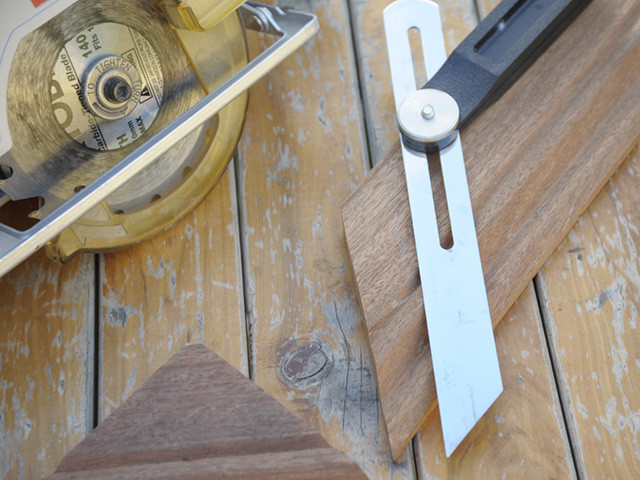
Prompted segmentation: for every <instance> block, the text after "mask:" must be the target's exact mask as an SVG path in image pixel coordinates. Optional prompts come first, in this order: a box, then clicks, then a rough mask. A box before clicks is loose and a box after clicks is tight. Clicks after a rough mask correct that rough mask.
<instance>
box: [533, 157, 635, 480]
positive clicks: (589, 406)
mask: <svg viewBox="0 0 640 480" xmlns="http://www.w3.org/2000/svg"><path fill="white" fill-rule="evenodd" d="M639 178H640V152H639V150H638V148H636V149H635V150H634V151H633V152H632V154H631V156H630V157H629V158H628V159H627V160H626V161H625V162H624V163H623V164H622V166H621V167H620V168H619V170H618V172H617V173H616V175H615V176H614V177H613V178H612V179H611V181H610V182H608V183H607V185H606V187H605V188H604V189H603V191H602V192H601V193H600V195H598V197H597V198H596V200H595V201H594V202H593V203H592V204H591V206H590V207H589V208H588V209H587V211H586V212H585V213H584V214H583V215H582V216H581V217H580V220H579V221H578V223H577V224H576V225H575V226H574V227H573V229H572V230H571V232H570V233H569V235H568V237H567V238H566V239H565V240H564V241H563V242H562V244H561V245H560V246H559V247H558V249H557V250H556V251H555V252H554V254H553V255H552V257H551V258H550V259H549V261H548V262H547V263H546V264H545V266H544V268H543V269H542V271H541V272H540V274H539V278H538V280H539V285H540V289H539V290H540V292H541V300H542V302H541V303H542V305H543V313H544V317H545V321H546V323H547V332H548V334H549V344H550V347H551V352H552V354H553V360H554V364H555V367H556V369H557V377H558V382H559V386H560V393H561V396H562V399H563V402H564V406H565V411H566V412H567V418H568V426H569V432H570V434H571V437H572V439H573V444H574V445H575V446H576V448H575V450H576V464H577V469H578V472H579V473H580V474H581V477H582V478H638V477H640V446H639V445H640V443H639V442H640V438H639V436H638V425H639V420H638V419H639V418H640V416H639V415H640V414H639V413H638V412H640V396H639V395H638V385H639V384H640V336H639V335H638V328H637V321H638V312H639V311H640V274H639V272H640V260H639V257H638V251H639V250H640V208H639V206H640V191H639V190H638V185H639V182H638V179H639Z"/></svg>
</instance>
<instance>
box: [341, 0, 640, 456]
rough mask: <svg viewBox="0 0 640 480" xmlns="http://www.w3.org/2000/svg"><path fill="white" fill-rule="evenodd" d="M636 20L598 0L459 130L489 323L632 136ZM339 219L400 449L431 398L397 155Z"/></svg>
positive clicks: (620, 2)
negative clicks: (486, 107) (515, 81)
mask: <svg viewBox="0 0 640 480" xmlns="http://www.w3.org/2000/svg"><path fill="white" fill-rule="evenodd" d="M639 15H640V4H638V3H637V2H630V1H625V0H617V2H616V3H615V4H612V3H611V2H604V1H601V0H594V1H593V3H591V4H590V5H589V7H587V9H586V10H585V11H584V12H583V13H582V15H581V16H580V17H579V18H578V19H577V20H576V21H575V22H574V23H573V24H572V25H571V26H570V27H569V29H568V30H567V31H566V32H565V34H564V35H563V36H562V37H561V38H560V39H559V40H558V41H557V42H556V43H555V44H554V45H553V46H552V47H551V48H550V50H548V51H547V53H546V54H545V55H544V56H543V57H542V58H541V59H540V60H539V61H538V62H536V63H535V64H534V65H533V66H532V68H531V69H530V70H529V71H528V72H527V73H526V74H525V75H524V76H523V77H522V78H521V79H520V80H519V81H518V83H517V84H516V85H515V86H514V87H513V88H512V89H510V90H509V91H508V92H507V93H506V94H505V96H504V97H503V98H502V99H501V100H500V101H499V102H498V103H496V104H495V105H494V106H493V107H492V108H490V109H489V110H487V111H486V112H484V114H482V115H481V116H480V117H478V118H477V119H476V120H475V121H474V122H473V124H472V125H471V126H470V127H469V128H468V129H467V130H466V131H465V132H464V134H463V136H462V142H463V145H464V150H465V160H466V165H467V173H468V177H469V181H470V191H471V197H472V203H473V205H474V212H475V221H476V227H477V231H478V237H479V244H480V252H481V256H482V261H483V266H484V272H485V280H486V282H487V290H488V295H489V303H490V308H491V312H492V318H493V320H494V323H496V322H498V321H499V320H500V319H501V318H502V316H503V315H504V313H505V312H506V311H507V309H508V308H509V307H510V305H511V304H512V303H513V302H514V301H515V299H516V298H517V297H518V295H519V294H520V292H521V291H522V289H523V288H525V287H526V285H527V283H528V282H529V281H530V280H531V278H532V277H533V276H534V274H535V273H536V272H537V271H538V270H539V268H540V267H541V266H542V264H543V262H544V261H545V260H546V258H548V256H549V255H550V254H551V252H552V251H553V249H554V248H555V246H556V245H557V244H558V243H559V242H560V241H561V240H562V238H563V236H564V235H566V233H567V232H568V230H569V228H570V227H571V225H572V224H573V223H574V222H575V220H576V219H577V217H578V215H579V214H580V213H581V212H582V211H584V209H585V208H586V207H587V205H588V204H589V203H590V201H591V200H592V199H593V198H594V197H595V195H596V193H597V192H598V191H599V189H600V188H601V187H602V185H604V183H605V182H606V180H607V179H608V178H609V177H610V175H611V174H612V173H613V171H614V170H615V168H616V167H617V166H618V165H619V163H620V162H621V161H622V159H623V158H624V156H625V154H626V153H627V152H628V150H629V148H630V145H632V143H633V142H634V141H635V139H636V138H637V137H638V133H639V132H638V125H639V124H640V107H639V105H640V81H639V78H640V76H639V75H638V72H640V31H639V30H638V29H636V28H634V22H635V21H636V19H637V18H638V16H639ZM505 132H508V133H505ZM613 132H614V133H613ZM441 207H442V206H441ZM343 216H344V225H345V232H346V236H347V242H348V244H349V250H350V253H351V259H352V261H353V266H354V271H355V276H356V281H357V283H358V290H359V298H360V301H361V305H362V309H363V311H364V316H365V319H366V322H367V327H368V331H369V339H370V341H371V348H372V351H373V355H374V358H375V361H376V367H377V373H378V385H379V388H380V396H381V400H382V406H383V410H384V411H385V419H386V423H387V426H388V428H389V432H390V436H391V444H392V448H393V451H394V453H397V452H399V451H401V449H402V447H403V446H404V445H405V444H406V442H407V441H408V439H410V438H411V437H412V436H413V434H414V433H415V432H416V431H417V429H418V428H419V426H420V425H421V424H422V422H423V421H424V420H425V417H426V414H427V413H428V411H429V409H430V408H432V406H433V402H434V401H435V390H434V388H433V377H432V375H431V374H430V373H429V372H430V360H429V353H428V349H427V348H426V347H427V343H426V342H427V340H426V326H425V320H424V311H423V308H422V299H421V292H420V289H419V281H418V271H417V261H416V259H415V245H414V244H413V239H412V231H411V223H410V216H409V211H408V204H407V202H406V186H405V184H404V174H403V170H402V163H401V159H400V155H399V151H398V149H397V148H394V149H393V150H392V151H391V153H390V154H389V156H388V157H387V158H386V159H385V160H384V161H382V162H381V163H380V164H379V165H378V166H377V167H376V168H374V169H373V170H372V172H371V173H370V174H369V175H368V176H367V178H366V179H365V180H364V182H363V183H362V185H361V186H360V187H359V188H358V190H357V191H356V193H355V194H354V195H352V196H351V197H350V198H349V200H348V202H347V203H346V204H345V206H344V207H343Z"/></svg>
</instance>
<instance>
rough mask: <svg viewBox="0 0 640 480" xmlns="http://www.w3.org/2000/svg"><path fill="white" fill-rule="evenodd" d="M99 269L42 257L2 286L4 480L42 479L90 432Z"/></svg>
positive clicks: (86, 261)
mask: <svg viewBox="0 0 640 480" xmlns="http://www.w3.org/2000/svg"><path fill="white" fill-rule="evenodd" d="M93 282H94V262H93V257H92V256H86V257H82V258H78V259H76V260H74V261H73V262H71V263H70V264H69V265H66V266H64V267H63V266H61V265H57V264H54V263H52V262H51V261H50V260H49V259H48V258H46V256H45V255H44V252H38V253H36V254H35V255H33V256H32V257H31V258H29V259H28V260H27V261H25V262H24V263H22V264H21V265H19V266H18V267H16V268H15V269H14V270H12V271H11V272H10V273H8V274H7V275H5V276H4V277H3V278H2V279H0V478H7V479H9V478H16V479H21V478H41V477H42V476H44V475H49V474H50V473H51V472H52V471H53V470H54V468H55V467H56V465H57V464H58V463H59V462H60V459H61V458H62V457H63V456H64V455H65V454H66V453H68V452H69V451H70V450H71V448H73V447H74V446H75V445H76V444H77V443H78V442H79V441H80V440H82V438H83V437H84V436H85V435H86V434H87V433H88V432H89V431H90V430H91V428H92V426H93V425H92V420H93V331H94V321H93V312H94V283H93Z"/></svg>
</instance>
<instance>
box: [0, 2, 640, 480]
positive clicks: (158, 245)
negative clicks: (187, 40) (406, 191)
mask: <svg viewBox="0 0 640 480" xmlns="http://www.w3.org/2000/svg"><path fill="white" fill-rule="evenodd" d="M387 3H389V2H388V1H387V0H371V1H366V2H365V1H363V0H349V1H347V0H317V1H315V2H309V1H304V0H299V1H288V2H283V4H287V5H293V6H295V7H297V8H299V9H302V10H307V11H313V12H314V13H316V14H317V15H318V16H319V20H320V24H321V32H320V33H319V35H318V36H317V37H316V38H315V39H314V40H312V41H311V42H310V43H309V44H308V45H307V46H305V47H304V48H303V49H301V50H300V51H299V52H296V53H295V54H294V55H293V57H292V58H291V59H289V60H288V61H287V62H286V63H285V64H284V65H282V66H281V67H280V68H279V69H278V70H277V71H276V72H274V73H273V74H271V75H269V76H268V77H267V78H266V79H265V80H263V81H262V82H261V83H260V84H259V85H257V86H256V87H255V88H254V89H253V91H252V98H251V100H250V107H249V111H248V117H247V123H246V125H245V130H244V134H243V138H242V140H241V142H240V144H239V146H238V151H237V155H236V158H235V160H234V162H233V163H232V165H231V167H230V169H229V171H228V172H227V174H225V176H224V177H223V179H222V180H221V182H220V183H219V184H218V186H217V187H216V188H215V189H214V190H213V191H212V192H211V194H210V195H209V196H208V197H207V199H206V200H205V201H204V202H203V204H202V205H200V206H199V207H198V208H197V209H196V210H195V211H194V212H193V213H192V214H191V215H189V216H187V217H186V218H185V219H184V220H183V221H182V222H181V223H179V224H178V225H177V226H176V227H174V228H172V229H170V230H169V231H167V232H165V233H164V234H162V235H160V236H158V237H157V238H155V239H153V240H151V241H149V242H145V243H143V244H141V245H139V246H137V247H135V248H133V249H129V250H126V251H123V252H118V253H114V254H109V255H104V256H100V257H95V258H94V257H91V256H85V257H82V258H79V259H76V260H74V261H73V262H72V263H71V264H69V265H66V266H58V265H55V264H52V263H51V262H49V261H48V260H47V259H46V258H44V255H43V254H42V253H38V254H36V255H35V256H34V257H32V258H31V259H29V260H28V261H27V262H25V263H24V264H23V265H21V266H20V267H19V268H17V269H16V270H15V271H13V272H11V273H10V274H9V275H7V276H6V277H4V278H3V279H1V280H0V477H1V478H39V477H42V476H45V475H46V474H48V473H51V472H52V471H53V469H54V468H55V467H56V465H57V464H58V462H59V461H60V459H61V458H62V456H64V454H65V453H66V452H68V451H69V450H70V449H71V448H72V447H73V445H75V444H76V443H78V442H79V441H80V440H81V438H83V436H84V435H86V433H87V432H88V431H90V430H91V428H92V427H93V426H95V424H96V423H98V422H100V421H101V420H102V419H103V418H105V417H106V416H107V415H109V413H110V412H111V411H113V409H115V408H117V406H118V405H119V404H121V403H122V402H123V401H124V400H125V399H126V398H127V397H128V396H129V395H130V394H131V393H132V392H133V391H134V390H135V389H136V388H137V387H138V386H139V385H140V384H141V383H142V382H143V381H144V380H145V379H146V378H148V376H149V375H150V374H151V373H153V371H155V369H157V368H158V367H159V366H160V365H162V364H163V363H164V362H165V361H166V360H167V359H168V358H169V357H170V356H171V355H172V354H173V353H174V352H175V351H177V350H178V349H179V348H180V347H181V346H182V345H184V344H185V343H187V342H200V343H205V344H206V345H207V346H209V347H210V348H212V349H213V350H214V351H216V352H217V353H218V354H220V355H221V356H222V357H223V358H225V359H226V360H227V361H228V362H230V363H231V364H232V365H234V366H235V367H236V368H237V369H239V370H240V371H242V372H243V373H244V374H245V375H249V376H251V378H253V379H254V380H255V381H256V382H257V383H258V384H259V385H260V386H261V387H262V388H264V389H265V390H266V391H267V392H269V393H270V394H271V395H273V396H274V397H276V398H277V399H278V400H279V401H280V402H282V403H283V404H284V405H286V406H287V407H288V408H289V409H291V410H292V411H294V412H296V413H297V414H298V415H299V416H300V417H302V418H304V419H305V420H306V421H307V422H308V423H310V424H311V425H313V426H315V427H316V428H317V429H318V430H319V431H320V432H321V433H322V434H323V436H324V437H325V438H326V439H327V440H328V441H329V442H330V443H331V444H332V445H334V446H335V447H337V448H339V449H341V450H343V451H345V452H347V453H348V454H349V455H350V456H351V457H352V458H354V459H355V460H356V461H357V462H358V463H359V464H360V465H361V467H362V468H363V470H364V471H365V472H366V473H367V474H368V475H369V476H370V477H371V478H385V479H386V478H402V479H405V478H406V479H413V478H425V479H426V478H469V477H470V476H473V477H474V478H477V477H480V478H512V477H515V478H536V477H539V478H549V477H552V478H567V477H568V478H572V477H575V476H576V475H577V476H579V477H581V478H607V477H612V478H616V477H617V478H634V477H637V476H638V475H637V474H638V469H639V468H640V447H638V445H639V443H638V438H637V432H638V418H639V414H638V412H639V411H640V406H639V405H638V403H640V395H638V393H636V392H635V391H634V385H638V380H639V379H638V376H639V375H640V367H639V365H640V353H639V352H640V348H638V345H637V343H638V342H637V338H638V336H637V332H636V318H637V312H638V307H639V306H640V280H638V271H639V269H638V267H639V266H640V265H639V262H638V255H637V251H638V248H639V247H640V235H638V231H639V230H638V229H639V227H640V218H639V217H638V189H637V178H638V175H640V172H639V170H638V166H637V163H638V160H637V154H636V155H635V156H632V157H631V158H630V159H629V160H627V161H626V162H625V163H624V164H623V166H622V167H621V169H620V171H619V172H618V174H617V176H616V177H615V178H614V179H613V180H612V182H611V183H610V184H609V186H608V187H607V188H606V189H605V191H603V192H602V194H601V195H600V196H599V197H598V199H597V200H596V201H595V202H594V206H593V207H592V209H590V211H589V212H587V213H586V214H585V215H584V216H583V217H582V218H581V220H580V222H579V223H578V225H577V226H576V227H575V228H574V230H573V231H572V232H571V234H570V235H569V237H568V238H567V240H566V241H565V242H564V243H563V245H561V246H560V247H559V249H558V251H557V252H556V253H555V254H554V256H553V257H552V258H551V259H550V260H549V262H548V263H547V264H546V265H545V268H544V270H543V271H542V273H541V274H540V276H539V277H538V279H537V280H536V288H534V287H533V285H532V286H531V287H530V289H529V290H528V291H527V292H524V293H523V296H522V297H521V299H520V300H519V302H518V304H517V305H516V306H515V307H514V309H512V311H511V312H510V313H509V314H508V315H507V317H506V319H505V322H506V323H505V324H504V325H501V327H500V328H503V329H505V330H508V331H510V332H513V333H511V334H510V335H511V337H510V338H514V341H509V342H506V343H505V344H500V345H499V350H500V355H501V361H502V362H508V363H509V366H508V367H507V368H506V369H505V373H504V375H512V376H513V379H514V381H513V384H510V385H507V386H508V389H507V395H506V396H503V397H501V400H500V401H499V403H497V405H496V407H495V409H494V410H493V411H492V412H491V414H490V415H487V416H486V417H485V418H484V419H483V424H482V425H481V426H480V428H479V429H478V430H477V432H476V433H475V436H473V437H471V438H470V439H468V440H467V441H466V443H465V444H464V451H463V453H462V454H460V455H458V456H455V455H454V457H452V458H451V459H449V460H447V459H445V458H444V456H443V455H442V453H441V451H440V450H441V449H442V447H441V438H440V437H439V435H441V434H440V433H439V425H438V423H439V422H438V418H437V414H435V415H434V416H433V417H434V418H432V419H431V421H430V423H429V424H428V426H427V428H425V429H424V430H423V431H422V432H421V433H420V435H418V436H417V437H416V439H415V441H414V442H413V444H412V445H410V446H409V447H408V448H407V451H406V453H405V455H404V458H403V459H402V461H401V462H399V463H393V462H392V461H391V458H390V453H389V448H388V443H387V440H386V433H385V426H384V419H383V418H382V414H381V409H380V407H379V400H378V397H377V392H376V385H375V375H374V370H373V366H372V360H371V358H370V356H369V351H368V348H367V343H366V331H365V329H364V325H363V323H362V318H361V315H360V312H359V308H358V304H357V298H356V289H355V285H354V282H353V278H352V274H351V271H350V267H349V261H348V254H347V252H346V249H345V245H344V239H343V234H342V225H341V217H340V206H341V204H342V201H343V200H344V199H345V197H346V196H347V195H348V194H349V193H350V192H351V191H353V189H354V188H355V187H356V185H357V184H358V182H359V181H360V180H361V179H362V178H363V177H364V175H365V174H366V172H367V171H368V169H369V168H370V167H371V165H372V164H375V163H376V162H377V161H379V160H380V159H381V158H382V155H383V154H384V152H385V151H386V149H387V148H388V147H389V146H390V145H391V144H392V143H393V142H395V140H396V138H397V133H396V130H395V127H394V119H393V100H392V94H391V89H390V86H389V85H390V79H389V77H388V68H387V65H386V48H385V46H384V45H385V42H384V38H383V34H382V29H381V12H382V9H383V8H384V6H386V4H387ZM492 3H494V2H492V0H487V1H482V2H479V3H478V4H475V3H474V2H473V1H472V0H456V1H450V2H442V6H441V13H442V17H443V22H444V34H445V39H446V42H447V48H448V49H449V50H451V49H453V48H454V47H455V45H456V44H457V43H458V42H459V41H460V40H461V39H462V38H463V37H464V36H465V35H466V33H467V32H468V31H469V30H470V29H471V28H473V26H474V25H475V24H476V23H477V22H478V20H479V18H480V17H481V16H484V15H485V14H486V12H488V11H489V10H490V8H491V6H492ZM262 41H263V40H261V39H258V40H254V41H253V42H252V45H251V47H252V49H253V51H256V49H257V48H259V47H260V43H261V42H262ZM594 332H595V333H594ZM515 337H517V340H516V339H515ZM556 380H557V382H556ZM505 383H506V382H505ZM636 390H637V389H636Z"/></svg>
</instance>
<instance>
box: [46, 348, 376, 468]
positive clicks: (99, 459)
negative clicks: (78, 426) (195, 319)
mask: <svg viewBox="0 0 640 480" xmlns="http://www.w3.org/2000/svg"><path fill="white" fill-rule="evenodd" d="M50 478H51V479H56V480H58V479H69V478H92V479H107V478H109V479H112V478H113V479H115V478H118V479H120V478H145V479H146V478H149V479H152V478H153V479H163V478H181V479H195V478H203V479H204V478H206V479H218V478H224V479H226V480H228V479H240V478H242V479H258V478H260V479H278V480H286V479H292V480H293V479H312V478H322V479H324V480H327V479H350V480H351V479H366V478H367V477H366V476H365V475H364V473H362V471H361V470H360V469H359V468H358V466H357V465H356V464H355V463H354V462H353V461H352V460H351V459H349V458H348V457H347V456H346V455H344V454H343V453H342V452H339V451H338V450H335V449H333V448H332V447H331V446H329V445H328V444H327V442H326V441H325V440H324V439H323V438H322V437H321V436H320V434H319V433H318V432H317V431H316V430H314V429H312V428H311V427H310V426H308V425H307V424H306V423H304V422H303V421H302V420H300V419H299V418H297V417H296V416H295V415H293V414H292V413H291V412H289V411H288V410H287V409H286V408H285V407H284V406H282V405H281V404H280V403H278V402H277V401H276V400H274V399H273V398H271V397H270V396H269V395H268V394H267V393H265V392H264V391H263V390H262V389H260V388H259V387H258V386H257V385H256V384H255V383H253V382H252V381H251V380H249V379H247V378H245V377H244V376H242V374H240V373H239V372H238V371H236V370H235V369H234V368H233V367H231V366H230V365H229V364H227V363H226V362H225V361H224V360H222V359H221V358H220V357H218V356H217V355H216V354H215V353H213V352H212V351H211V350H209V349H207V348H206V347H205V346H203V345H188V346H186V347H184V348H183V349H182V350H180V351H179V352H178V353H177V354H176V355H175V356H174V357H173V358H172V359H171V360H169V361H168V362H167V363H166V364H165V365H163V366H162V367H161V368H160V369H159V370H158V371H157V372H156V373H154V374H153V375H152V376H151V377H150V378H149V379H148V380H147V381H146V382H145V383H144V384H143V385H142V386H141V387H140V388H139V389H138V390H137V391H136V392H135V393H134V394H133V395H132V396H131V397H130V398H129V399H128V400H127V401H126V402H124V403H123V404H122V405H121V406H120V407H119V408H117V409H116V410H115V411H114V412H113V413H112V414H111V415H110V416H109V417H108V418H107V419H106V420H105V421H104V422H103V423H102V424H100V425H99V426H98V427H97V428H96V429H95V430H94V431H93V432H92V433H91V434H90V435H89V436H88V437H87V438H85V439H84V440H83V441H82V442H81V443H80V444H79V445H78V446H77V447H76V448H74V449H73V450H72V451H71V452H70V453H69V454H68V455H67V456H66V457H65V458H64V459H63V460H62V462H61V463H60V465H59V467H58V469H57V470H56V472H55V473H54V474H53V475H52V476H51V477H50Z"/></svg>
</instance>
